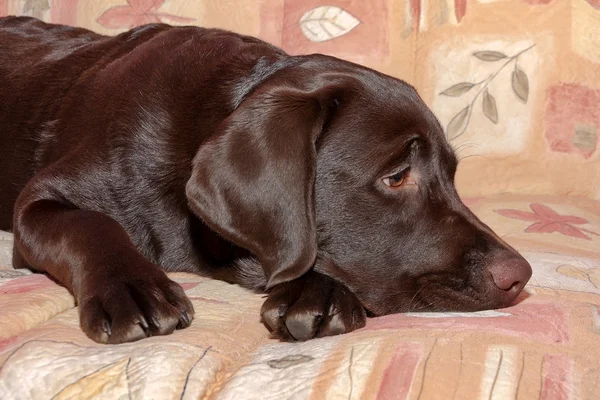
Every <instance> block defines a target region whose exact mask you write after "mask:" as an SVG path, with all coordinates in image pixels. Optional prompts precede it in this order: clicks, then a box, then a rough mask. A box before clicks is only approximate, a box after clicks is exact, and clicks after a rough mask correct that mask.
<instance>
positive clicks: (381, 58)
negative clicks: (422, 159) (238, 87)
mask: <svg viewBox="0 0 600 400" xmlns="http://www.w3.org/2000/svg"><path fill="white" fill-rule="evenodd" d="M8 14H18V15H31V16H36V17H39V18H42V19H44V20H46V21H50V22H56V23H63V24H69V25H77V26H82V27H86V28H89V29H92V30H94V31H97V32H101V33H105V34H111V35H113V34H118V33H120V32H122V31H124V30H127V29H129V28H131V27H134V26H136V25H140V24H145V23H151V22H166V23H170V24H180V25H183V24H194V25H199V26H205V27H219V28H225V29H229V30H233V31H237V32H241V33H245V34H250V35H254V36H258V37H260V38H262V39H264V40H267V41H269V42H271V43H274V44H276V45H278V46H281V47H283V48H284V49H285V50H286V51H288V52H289V53H291V54H301V53H312V52H320V53H327V54H331V55H335V56H338V57H342V58H345V59H348V60H351V61H355V62H358V63H361V64H365V65H367V66H370V67H372V68H375V69H377V70H379V71H382V72H385V73H388V74H390V75H393V76H396V77H399V78H401V79H404V80H406V81H408V82H409V83H411V84H413V85H414V86H415V87H416V88H417V89H418V90H419V92H420V94H421V95H422V97H423V98H424V100H425V102H426V103H428V104H429V105H430V106H431V107H432V108H433V110H434V111H435V113H436V114H437V115H438V117H439V118H440V120H441V122H442V124H443V125H444V126H445V127H446V130H447V135H448V139H449V140H450V141H451V142H452V144H453V145H454V147H455V148H456V149H457V152H458V153H459V155H460V157H461V158H462V161H461V165H460V168H459V173H458V177H457V184H458V186H459V189H460V192H461V194H462V195H463V197H464V199H465V202H466V203H467V204H468V206H469V207H470V208H471V209H472V210H473V211H474V212H475V213H476V214H477V215H478V216H479V217H480V218H482V220H483V221H485V222H486V223H487V224H488V225H490V226H491V227H492V228H493V229H494V230H495V231H496V232H498V234H499V235H500V236H502V237H503V238H504V239H505V240H507V241H508V242H509V243H510V244H512V245H513V246H515V247H516V248H517V249H519V250H520V251H521V252H522V253H523V255H524V256H525V257H526V258H527V259H528V260H529V261H530V262H531V264H532V266H533V271H534V272H533V277H532V279H531V281H530V283H529V285H528V286H527V288H526V290H525V292H524V293H523V294H522V296H521V297H520V299H519V302H518V304H516V305H514V306H512V307H509V308H506V309H503V310H493V311H485V312H480V313H466V314H463V313H438V314H427V313H425V314H410V313H409V314H398V315H390V316H385V317H381V318H373V319H369V320H368V322H367V326H366V327H365V328H363V329H361V330H359V331H357V332H353V333H352V334H349V335H341V336H336V337H330V338H323V339H318V340H313V341H310V342H307V343H303V344H285V343H278V342H277V341H274V340H272V339H270V338H269V337H268V334H267V331H266V330H265V328H264V327H263V326H262V325H261V324H260V322H259V321H258V315H259V314H258V313H259V310H260V305H261V303H262V301H263V298H262V296H260V295H253V294H250V293H249V292H247V291H245V290H242V289H241V288H239V287H236V286H233V285H227V284H225V283H222V282H218V281H211V280H208V279H205V278H202V277H198V276H193V275H185V274H174V275H173V276H172V278H173V279H176V280H177V281H178V282H180V283H181V284H182V286H183V288H184V289H185V290H186V292H187V294H188V296H190V298H191V300H192V302H193V303H194V307H195V309H196V319H195V321H194V323H193V324H192V326H191V327H190V328H188V329H186V330H183V331H178V332H176V333H175V334H173V335H170V336H165V337H153V338H149V339H146V340H143V341H140V342H137V343H131V344H124V345H119V346H102V345H98V344H96V343H93V342H91V341H90V340H89V339H88V338H87V337H86V336H85V335H84V334H83V333H82V332H81V330H80V329H79V327H78V316H77V308H76V307H75V305H74V304H73V299H72V297H71V296H70V295H69V293H68V292H67V291H66V290H65V289H64V288H61V287H60V286H58V285H56V284H55V283H53V282H52V281H51V280H49V279H48V278H46V277H44V276H43V275H31V274H30V273H28V272H26V271H19V270H13V269H12V268H11V267H10V254H11V248H12V237H11V235H10V234H3V233H1V232H0V398H2V399H21V398H57V399H61V398H109V399H112V398H121V397H128V398H133V399H138V398H139V399H146V398H181V399H188V398H189V399H191V398H210V399H216V398H219V399H236V400H237V399H250V398H256V399H259V398H260V399H282V398H311V399H321V398H344V399H407V398H408V399H449V398H454V399H469V400H470V399H487V400H489V399H516V398H518V399H547V400H555V399H559V400H562V399H565V400H566V399H600V202H599V201H600V151H599V150H598V147H599V142H598V140H599V139H598V136H599V135H600V0H370V1H366V0H236V1H224V0H0V15H8ZM0 90H2V89H1V88H0ZM0 145H1V144H0ZM0 190H2V188H0Z"/></svg>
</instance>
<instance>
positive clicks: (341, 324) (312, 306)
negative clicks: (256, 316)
mask: <svg viewBox="0 0 600 400" xmlns="http://www.w3.org/2000/svg"><path fill="white" fill-rule="evenodd" d="M261 317H262V321H263V323H264V324H265V325H266V326H267V328H269V330H270V331H271V333H272V334H273V336H274V337H276V338H279V339H280V340H283V341H304V340H308V339H312V338H316V337H323V336H332V335H339V334H341V333H347V332H351V331H353V330H355V329H358V328H362V327H363V326H365V323H366V313H365V309H364V308H363V306H362V305H361V303H360V302H359V301H358V298H357V297H356V296H355V295H354V293H352V292H351V291H350V290H349V289H348V288H346V287H345V286H344V285H342V284H341V283H339V282H337V281H335V280H333V279H332V278H329V277H328V276H325V275H321V274H319V273H316V272H309V273H308V274H307V275H306V276H304V277H302V278H300V279H297V280H295V281H292V282H287V283H283V284H280V285H277V286H275V287H274V288H273V289H272V290H271V292H270V293H269V296H268V298H267V300H266V301H265V303H264V304H263V306H262V310H261Z"/></svg>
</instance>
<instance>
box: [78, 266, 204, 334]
mask: <svg viewBox="0 0 600 400" xmlns="http://www.w3.org/2000/svg"><path fill="white" fill-rule="evenodd" d="M158 272H160V273H155V274H144V275H141V274H139V276H130V277H129V276H118V275H117V276H114V277H112V278H111V279H110V281H106V280H100V281H97V282H94V284H93V285H87V287H86V290H85V291H84V293H83V296H82V298H81V299H80V300H79V316H80V324H81V328H82V330H83V331H84V332H85V334H86V335H87V336H88V337H89V338H91V339H92V340H94V341H96V342H98V343H110V344H116V343H124V342H133V341H136V340H140V339H143V338H145V337H149V336H155V335H168V334H170V333H172V332H173V331H174V330H175V329H183V328H187V327H188V326H189V325H190V323H191V321H192V319H193V318H194V307H193V306H192V303H191V302H190V300H189V299H188V298H187V296H186V295H185V293H184V291H183V289H182V288H181V286H180V285H179V284H177V283H176V282H173V281H172V280H170V279H169V278H167V276H166V275H165V274H164V273H162V272H161V271H158Z"/></svg>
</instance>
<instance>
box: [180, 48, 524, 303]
mask: <svg viewBox="0 0 600 400" xmlns="http://www.w3.org/2000/svg"><path fill="white" fill-rule="evenodd" d="M456 167H457V159H456V156H455V155H454V153H453V151H452V149H451V147H450V145H449V144H448V142H447V141H446V139H445V137H444V133H443V129H442V128H441V126H440V124H439V122H438V121H437V119H436V118H435V117H434V115H433V114H432V112H431V111H430V110H429V109H428V108H427V106H426V105H425V104H424V103H423V101H422V100H421V98H420V97H419V96H418V94H417V93H416V91H415V90H414V89H413V88H412V87H410V86H409V85H407V84H406V83H404V82H402V81H400V80H397V79H394V78H391V77H389V76H385V75H382V74H379V73H377V72H375V71H372V70H369V69H367V68H363V67H359V66H357V65H354V64H351V63H346V62H343V61H340V60H337V59H334V58H330V57H325V56H307V57H299V58H296V59H294V61H293V62H291V63H290V65H288V66H286V67H282V68H280V69H279V70H277V71H275V72H272V73H270V75H269V77H268V78H266V79H265V80H264V81H263V82H262V83H261V84H259V85H257V87H255V88H254V89H253V90H252V91H251V92H250V93H248V94H247V96H246V97H245V98H244V100H243V101H242V102H241V104H240V105H239V106H238V107H237V108H236V110H235V111H234V112H233V113H232V114H231V115H230V116H229V117H228V118H227V119H226V120H225V121H223V123H222V124H221V125H220V126H219V129H218V132H216V133H215V135H214V136H213V137H212V139H211V140H210V141H209V142H208V143H206V144H204V145H203V146H202V147H201V149H200V150H199V151H198V154H197V155H196V157H195V159H194V169H193V173H192V177H191V178H190V180H189V182H188V184H187V195H188V200H189V203H190V206H191V208H192V210H193V211H194V212H195V213H196V214H197V215H198V216H199V217H201V218H202V219H203V220H204V221H205V222H206V223H207V224H208V225H209V226H210V227H211V228H212V229H214V230H215V231H216V232H218V233H219V234H220V235H221V236H223V237H224V238H225V239H227V240H229V241H231V242H233V243H235V244H236V245H238V246H240V247H243V248H245V249H247V250H249V251H250V252H252V253H253V254H254V255H255V256H256V258H257V259H258V261H259V262H260V263H261V265H262V267H263V270H264V272H265V276H266V279H267V282H268V283H267V285H268V286H269V287H270V286H273V285H276V284H280V283H282V282H286V281H290V280H292V279H295V278H298V277H299V276H301V275H302V274H304V273H305V272H306V271H308V270H309V269H310V268H315V269H316V270H317V271H320V272H323V273H325V274H327V275H329V276H331V277H333V278H335V279H337V280H339V281H341V282H343V283H344V284H345V285H347V286H348V287H349V288H350V289H351V290H352V291H353V292H354V293H355V294H356V295H357V296H358V298H359V299H360V300H361V301H362V303H363V305H364V306H365V308H367V309H368V310H369V311H370V312H371V313H372V314H375V315H382V314H388V313H393V312H400V311H409V310H412V311H441V310H452V311H475V310H481V309H491V308H499V307H503V306H507V305H509V304H510V303H511V302H512V301H513V300H514V299H515V297H516V296H517V295H518V294H519V292H520V291H521V289H522V288H523V287H524V286H525V284H526V283H527V281H528V280H529V278H530V276H531V267H530V266H529V264H528V263H527V262H526V261H525V260H524V259H523V258H522V257H521V256H520V255H519V254H518V253H517V252H516V251H515V250H514V249H512V248H511V247H510V246H509V245H507V244H506V243H505V242H503V241H502V240H501V239H500V238H499V237H498V236H497V235H496V234H495V233H494V232H493V231H492V230H491V229H490V228H489V227H487V226H486V225H485V224H483V223H482V222H481V221H480V220H479V219H478V218H477V217H476V216H475V215H473V213H471V212H470V211H469V209H468V208H467V207H466V206H465V205H464V204H463V203H462V202H461V200H460V198H459V196H458V194H457V192H456V190H455V187H454V175H455V172H456Z"/></svg>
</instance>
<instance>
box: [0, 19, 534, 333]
mask: <svg viewBox="0 0 600 400" xmlns="http://www.w3.org/2000/svg"><path fill="white" fill-rule="evenodd" d="M0 87H2V88H3V89H2V92H1V93H0V135H1V136H0V140H2V143H3V146H4V147H3V148H2V149H0V171H2V175H0V229H12V230H13V231H14V233H15V242H16V246H15V252H14V257H13V264H14V265H15V266H16V267H28V268H32V269H34V270H38V271H43V272H46V273H48V274H49V275H51V276H52V277H54V278H55V279H57V280H58V281H59V282H61V283H62V284H63V285H65V286H66V287H67V288H69V290H71V292H72V293H73V295H74V296H75V298H76V299H77V301H78V304H79V307H80V315H81V325H82V328H83V329H84V331H85V332H86V334H88V336H90V337H91V338H93V339H94V340H96V341H100V342H110V343H118V342H123V341H130V340H136V339H139V338H142V337H145V336H149V335H153V334H166V333H169V332H172V331H173V330H174V329H175V328H177V327H179V328H181V327H185V326H187V325H189V323H190V320H191V317H192V316H193V308H192V305H191V303H190V302H189V300H188V299H187V298H186V296H185V294H184V293H183V291H182V290H181V288H180V287H179V286H178V285H177V284H175V283H173V282H172V281H170V280H169V279H168V278H167V277H166V275H165V274H164V272H162V271H161V269H162V270H164V271H186V272H194V273H199V274H202V275H205V276H209V277H214V278H218V279H223V280H226V281H228V282H232V283H239V284H241V285H243V286H246V287H250V288H253V289H256V290H268V292H269V298H268V299H267V301H266V303H265V305H264V307H263V311H262V316H263V320H264V321H265V323H266V324H267V325H268V326H269V327H270V328H271V329H272V330H273V331H274V333H275V335H276V336H278V337H280V338H282V339H296V340H304V339H308V338H311V337H315V336H323V335H331V334H336V333H342V332H347V331H350V330H353V329H356V328H358V327H360V326H362V325H363V324H364V322H365V312H364V309H363V306H364V307H366V308H367V309H368V310H369V311H371V312H372V313H373V314H385V313H390V312H397V311H406V310H409V309H431V310H435V309H440V310H441V309H457V310H459V309H464V310H476V309H483V308H493V307H498V306H503V305H507V304H508V303H510V301H512V299H514V297H515V296H516V294H518V292H519V291H520V290H521V289H522V287H523V286H524V285H525V283H526V281H527V280H528V279H529V276H530V274H531V270H530V267H529V266H528V264H527V263H526V262H525V261H524V260H523V259H522V258H521V257H520V256H518V254H517V253H516V252H515V251H514V250H513V249H511V248H510V247H509V246H508V245H506V244H505V243H504V242H502V241H501V240H500V239H499V238H498V237H497V236H495V235H494V234H493V232H491V231H490V230H489V228H487V227H486V226H485V225H483V224H482V223H481V222H480V221H479V220H478V219H477V218H476V217H475V216H473V215H472V214H471V213H470V212H469V211H468V210H467V209H466V207H464V205H462V203H461V202H460V200H459V199H458V196H457V195H456V192H455V190H454V187H453V182H452V181H453V175H454V172H455V168H456V160H455V158H454V155H453V153H452V151H451V149H450V148H449V146H448V144H447V143H446V142H445V139H444V138H443V134H442V131H441V128H440V127H439V124H438V123H437V121H436V120H435V118H434V117H433V115H432V114H431V112H430V111H429V110H428V109H427V107H426V106H425V105H424V104H423V103H422V101H421V100H420V98H419V97H418V95H417V94H416V92H414V90H413V89H412V88H410V87H409V86H408V85H406V84H405V83H403V82H401V81H398V80H396V79H394V78H391V77H387V76H384V75H382V74H379V73H376V72H375V71H372V70H369V69H367V68H364V67H360V66H357V65H355V64H351V63H348V62H344V61H341V60H337V59H334V58H331V57H326V56H320V55H313V56H303V57H291V56H288V55H287V54H285V53H284V52H283V51H281V50H279V49H277V48H275V47H273V46H271V45H269V44H266V43H264V42H262V41H260V40H258V39H255V38H250V37H246V36H241V35H238V34H234V33H230V32H225V31H221V30H215V29H202V28H197V27H179V28H175V27H170V26H168V25H164V24H154V25H148V26H144V27H139V28H136V29H133V30H131V31H129V32H126V33H123V34H121V35H118V36H116V37H106V36H101V35H98V34H95V33H92V32H90V31H87V30H84V29H79V28H70V27H64V26H57V25H49V24H45V23H43V22H40V21H37V20H35V19H32V18H25V17H7V18H0ZM367 143H369V144H367ZM382 182H383V183H382ZM159 267H160V268H159ZM440 277H442V278H440ZM441 279H443V283H442V282H441ZM423 287H427V290H425V291H424V292H423V291H422V290H421V289H423ZM420 292H423V293H425V294H427V293H429V294H428V295H427V296H429V297H419V296H418V294H419V293H420ZM421 296H422V295H421ZM457 296H458V297H457ZM444 298H447V301H446V302H445V303H444V300H443V299H444ZM436 299H437V300H436ZM439 299H442V300H439ZM200 323H201V322H200Z"/></svg>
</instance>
